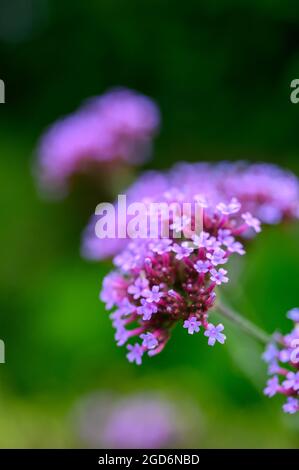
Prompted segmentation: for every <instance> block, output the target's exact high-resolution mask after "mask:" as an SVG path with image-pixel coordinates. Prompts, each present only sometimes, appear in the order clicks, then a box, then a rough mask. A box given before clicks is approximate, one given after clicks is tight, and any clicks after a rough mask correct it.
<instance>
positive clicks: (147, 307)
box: [137, 299, 158, 321]
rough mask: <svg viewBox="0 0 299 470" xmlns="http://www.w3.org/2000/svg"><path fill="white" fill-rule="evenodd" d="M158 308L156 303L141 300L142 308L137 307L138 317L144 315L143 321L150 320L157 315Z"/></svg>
mask: <svg viewBox="0 0 299 470" xmlns="http://www.w3.org/2000/svg"><path fill="white" fill-rule="evenodd" d="M157 311H158V307H157V305H156V304H155V303H154V302H151V303H148V302H147V301H146V300H145V299H141V306H140V307H137V313H138V315H142V318H143V320H146V321H147V320H150V319H151V318H152V315H153V313H157Z"/></svg>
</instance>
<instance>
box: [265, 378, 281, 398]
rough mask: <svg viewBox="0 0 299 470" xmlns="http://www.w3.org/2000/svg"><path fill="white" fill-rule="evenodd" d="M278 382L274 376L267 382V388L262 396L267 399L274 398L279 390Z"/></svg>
mask: <svg viewBox="0 0 299 470" xmlns="http://www.w3.org/2000/svg"><path fill="white" fill-rule="evenodd" d="M279 387H280V385H279V380H278V377H277V376H276V375H275V376H274V377H271V379H269V380H268V382H267V387H266V388H265V389H264V394H265V395H266V396H268V397H269V398H271V397H274V395H276V393H277V392H278V390H279Z"/></svg>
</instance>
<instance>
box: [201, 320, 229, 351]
mask: <svg viewBox="0 0 299 470" xmlns="http://www.w3.org/2000/svg"><path fill="white" fill-rule="evenodd" d="M223 330H224V326H223V325H222V323H219V325H217V326H215V325H213V324H212V323H209V324H208V327H207V329H206V331H205V333H204V335H205V336H207V337H208V338H209V340H208V345H209V346H214V344H215V343H216V341H218V342H219V343H220V344H224V342H225V340H226V336H225V335H224V334H223V333H221V331H223Z"/></svg>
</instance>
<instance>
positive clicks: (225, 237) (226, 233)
mask: <svg viewBox="0 0 299 470" xmlns="http://www.w3.org/2000/svg"><path fill="white" fill-rule="evenodd" d="M217 238H218V241H219V242H220V243H221V244H223V245H227V244H228V243H231V241H232V240H235V238H234V237H232V236H231V231H230V230H228V229H220V230H218V237H217Z"/></svg>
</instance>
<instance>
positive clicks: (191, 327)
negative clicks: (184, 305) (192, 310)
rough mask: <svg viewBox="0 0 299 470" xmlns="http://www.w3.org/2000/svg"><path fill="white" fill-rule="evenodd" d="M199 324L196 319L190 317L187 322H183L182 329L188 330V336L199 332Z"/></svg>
mask: <svg viewBox="0 0 299 470" xmlns="http://www.w3.org/2000/svg"><path fill="white" fill-rule="evenodd" d="M200 325H201V322H200V321H198V320H197V319H196V317H190V318H189V319H188V320H185V321H184V324H183V328H188V333H189V335H193V333H198V332H199V327H200Z"/></svg>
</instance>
